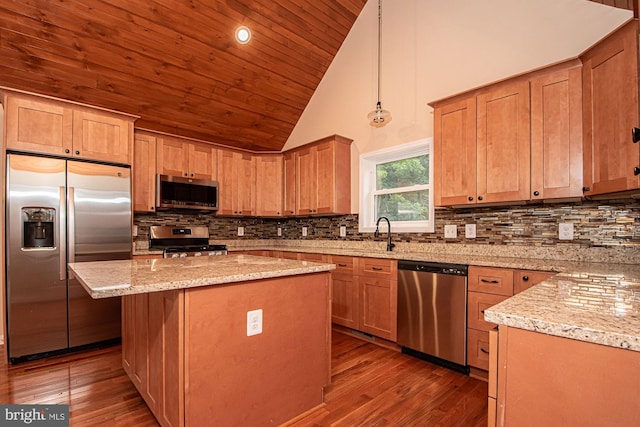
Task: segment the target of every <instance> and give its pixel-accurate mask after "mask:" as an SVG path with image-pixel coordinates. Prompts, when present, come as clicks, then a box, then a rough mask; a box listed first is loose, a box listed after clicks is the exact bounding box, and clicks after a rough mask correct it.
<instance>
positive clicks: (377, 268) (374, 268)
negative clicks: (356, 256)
mask: <svg viewBox="0 0 640 427" xmlns="http://www.w3.org/2000/svg"><path fill="white" fill-rule="evenodd" d="M371 269H372V270H374V271H382V267H371Z"/></svg>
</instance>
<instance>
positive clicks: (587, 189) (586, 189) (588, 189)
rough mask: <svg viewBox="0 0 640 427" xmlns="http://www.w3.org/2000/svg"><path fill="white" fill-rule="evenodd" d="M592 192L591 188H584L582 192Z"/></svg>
mask: <svg viewBox="0 0 640 427" xmlns="http://www.w3.org/2000/svg"><path fill="white" fill-rule="evenodd" d="M585 191H591V187H582V192H585Z"/></svg>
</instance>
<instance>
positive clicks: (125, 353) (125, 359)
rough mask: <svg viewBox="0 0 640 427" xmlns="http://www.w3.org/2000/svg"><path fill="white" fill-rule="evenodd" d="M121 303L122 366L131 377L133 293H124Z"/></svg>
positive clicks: (133, 328) (134, 333) (132, 358)
mask: <svg viewBox="0 0 640 427" xmlns="http://www.w3.org/2000/svg"><path fill="white" fill-rule="evenodd" d="M121 304H122V310H121V313H122V368H123V369H124V371H125V372H126V373H127V375H129V377H130V378H131V377H133V369H134V366H135V339H136V328H135V325H136V320H135V313H136V305H135V295H124V296H123V297H122V300H121Z"/></svg>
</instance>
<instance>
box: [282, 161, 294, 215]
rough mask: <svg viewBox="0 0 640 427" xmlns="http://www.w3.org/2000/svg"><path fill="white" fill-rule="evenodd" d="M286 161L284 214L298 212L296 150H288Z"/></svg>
mask: <svg viewBox="0 0 640 427" xmlns="http://www.w3.org/2000/svg"><path fill="white" fill-rule="evenodd" d="M283 162H284V166H283V167H284V207H283V209H284V215H285V216H293V215H295V214H296V152H295V151H287V152H286V153H284V156H283Z"/></svg>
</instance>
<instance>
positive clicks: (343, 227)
mask: <svg viewBox="0 0 640 427" xmlns="http://www.w3.org/2000/svg"><path fill="white" fill-rule="evenodd" d="M346 236H347V226H346V225H341V226H340V237H346Z"/></svg>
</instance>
